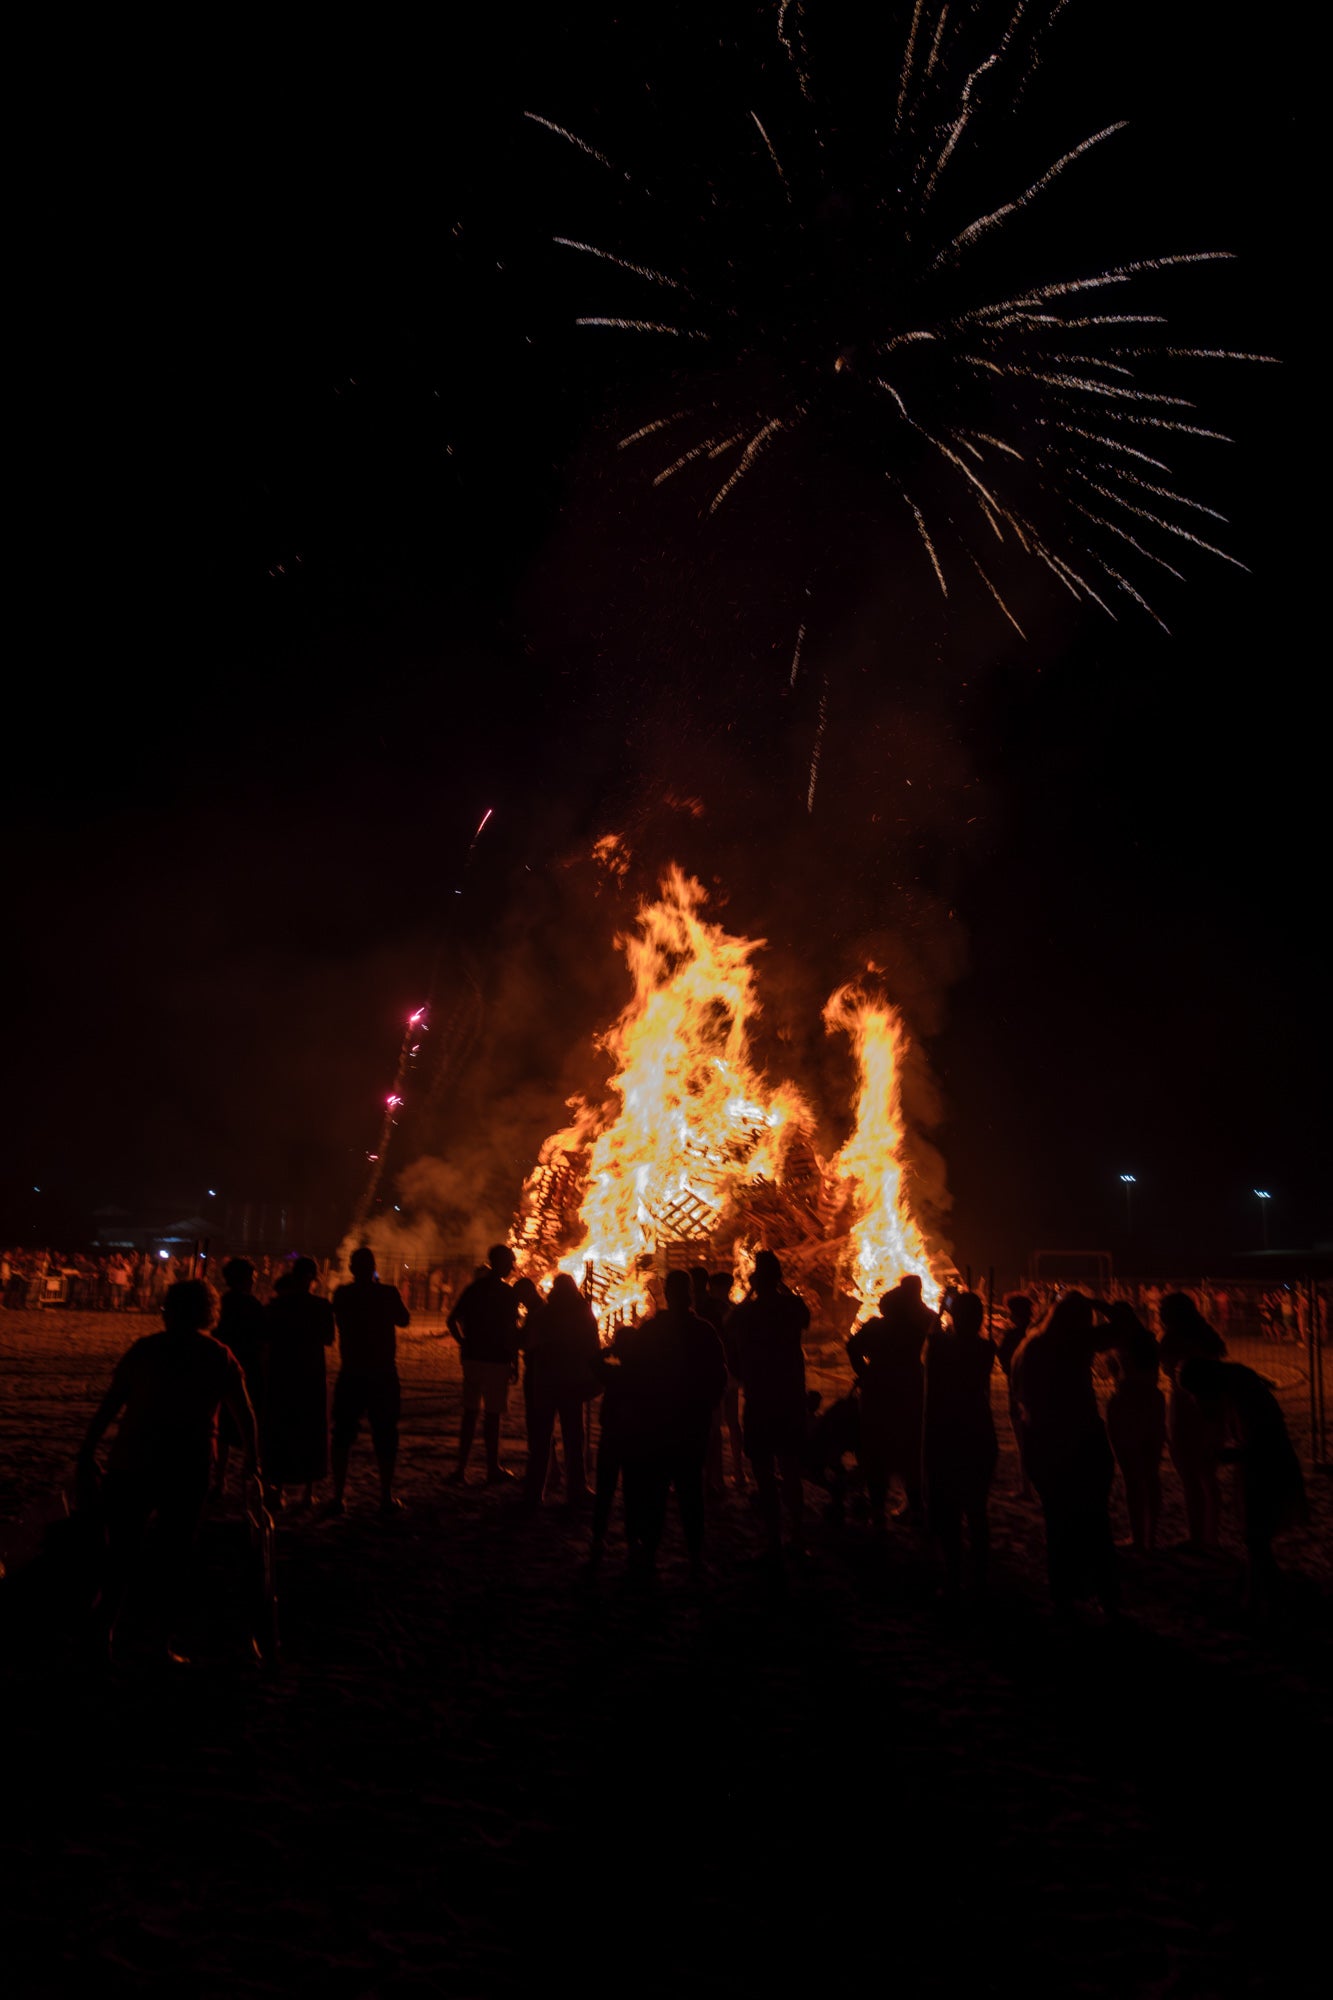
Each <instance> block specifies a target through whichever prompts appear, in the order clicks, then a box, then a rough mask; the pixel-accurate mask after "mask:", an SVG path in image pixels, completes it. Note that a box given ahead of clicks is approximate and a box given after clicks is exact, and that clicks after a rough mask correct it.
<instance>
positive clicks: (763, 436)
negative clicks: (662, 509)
mask: <svg viewBox="0 0 1333 2000" xmlns="http://www.w3.org/2000/svg"><path fill="white" fill-rule="evenodd" d="M785 428H786V419H785V418H783V417H772V418H770V420H769V421H768V423H766V424H765V425H764V427H763V429H762V430H758V431H756V432H755V434H754V436H753V437H752V438H751V439H750V442H749V443H748V444H747V445H746V447H745V450H744V451H743V452H742V453H741V456H740V463H739V464H738V465H737V467H736V470H735V471H734V472H733V473H732V475H731V477H730V479H728V480H727V481H726V482H725V484H724V485H723V486H721V487H719V489H718V491H717V492H716V493H715V494H714V495H713V499H712V502H711V504H710V506H709V509H708V511H709V513H710V514H716V512H717V510H718V508H719V507H720V506H721V505H722V502H723V501H724V500H725V499H726V497H727V495H728V493H730V492H731V490H732V488H733V487H735V486H738V485H739V484H740V482H741V480H742V479H744V477H745V475H746V473H747V472H748V471H749V470H750V467H751V466H752V465H753V464H754V462H755V460H756V459H757V458H758V456H759V454H760V452H761V451H763V449H764V447H765V445H766V444H767V443H768V440H769V439H770V438H771V437H773V436H774V435H775V433H776V432H778V431H780V430H783V429H785Z"/></svg>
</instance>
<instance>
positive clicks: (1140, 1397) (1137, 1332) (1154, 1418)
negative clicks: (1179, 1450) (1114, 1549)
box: [1106, 1299, 1166, 1555]
mask: <svg viewBox="0 0 1333 2000" xmlns="http://www.w3.org/2000/svg"><path fill="white" fill-rule="evenodd" d="M1107 1331H1108V1334H1109V1337H1110V1349H1109V1360H1110V1366H1111V1374H1112V1376H1113V1377H1114V1380H1115V1388H1114V1389H1113V1390H1112V1392H1111V1400H1110V1402H1109V1403H1108V1404H1107V1406H1106V1434H1107V1436H1108V1437H1109V1438H1110V1440H1111V1449H1112V1451H1113V1452H1114V1453H1115V1456H1116V1463H1117V1464H1118V1465H1119V1467H1120V1476H1121V1478H1122V1479H1123V1480H1124V1482H1125V1507H1126V1510H1127V1511H1128V1514H1129V1532H1130V1538H1131V1540H1132V1541H1133V1544H1134V1547H1135V1549H1136V1550H1137V1551H1138V1553H1139V1554H1140V1555H1145V1554H1146V1553H1147V1552H1148V1551H1149V1550H1150V1549H1152V1548H1154V1547H1155V1546H1156V1543H1157V1523H1158V1520H1159V1518H1160V1516H1161V1512H1162V1446H1163V1444H1164V1443H1165V1442H1166V1398H1165V1397H1164V1396H1163V1394H1162V1391H1161V1388H1160V1387H1159V1385H1158V1380H1157V1377H1158V1372H1159V1370H1158V1354H1157V1342H1156V1340H1155V1339H1154V1337H1153V1335H1152V1334H1151V1333H1150V1332H1149V1330H1148V1328H1147V1327H1146V1326H1145V1325H1144V1324H1143V1321H1142V1320H1141V1319H1140V1318H1139V1316H1138V1314H1137V1313H1136V1312H1135V1310H1134V1308H1133V1306H1131V1305H1127V1304H1126V1303H1125V1302H1124V1300H1122V1299H1121V1300H1117V1301H1116V1303H1115V1304H1114V1305H1113V1306H1112V1307H1111V1314H1110V1320H1109V1322H1108V1327H1107Z"/></svg>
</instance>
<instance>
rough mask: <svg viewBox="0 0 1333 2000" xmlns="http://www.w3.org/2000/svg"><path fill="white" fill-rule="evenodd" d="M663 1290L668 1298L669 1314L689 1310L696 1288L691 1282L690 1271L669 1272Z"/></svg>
mask: <svg viewBox="0 0 1333 2000" xmlns="http://www.w3.org/2000/svg"><path fill="white" fill-rule="evenodd" d="M662 1290H663V1293H664V1294H665V1297H666V1302H667V1311H668V1312H680V1311H681V1310H682V1308H685V1309H688V1307H689V1306H690V1304H691V1303H692V1301H693V1298H694V1286H693V1285H692V1284H691V1282H690V1273H689V1272H688V1271H668V1272H667V1274H666V1283H665V1285H664V1286H663V1287H662Z"/></svg>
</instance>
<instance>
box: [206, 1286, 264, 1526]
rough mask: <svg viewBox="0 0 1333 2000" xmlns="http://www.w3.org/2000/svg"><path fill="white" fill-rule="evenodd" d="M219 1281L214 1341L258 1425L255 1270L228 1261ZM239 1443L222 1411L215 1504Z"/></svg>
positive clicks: (260, 1377) (259, 1331) (260, 1371)
mask: <svg viewBox="0 0 1333 2000" xmlns="http://www.w3.org/2000/svg"><path fill="white" fill-rule="evenodd" d="M222 1280H223V1283H224V1284H225V1285H226V1287H227V1289H226V1291H225V1292H224V1293H223V1294H222V1307H221V1310H220V1312H219V1314H218V1327H217V1337H218V1339H219V1340H220V1341H221V1342H222V1343H223V1345H224V1346H226V1347H229V1348H230V1349H231V1351H232V1353H233V1354H234V1355H235V1356H236V1359H237V1360H238V1361H239V1362H240V1364H241V1373H242V1375H244V1377H245V1387H246V1392H247V1394H248V1395H249V1398H250V1403H251V1407H252V1408H253V1410H254V1413H255V1419H256V1421H257V1422H258V1421H259V1420H260V1414H261V1411H262V1408H263V1401H264V1398H263V1393H262V1392H263V1382H264V1308H263V1307H262V1306H261V1305H260V1303H259V1300H258V1299H257V1298H256V1297H255V1292H254V1284H255V1267H254V1265H253V1264H252V1263H251V1262H250V1260H249V1259H248V1258H247V1257H232V1258H230V1259H229V1261H228V1262H227V1263H226V1264H224V1265H223V1267H222ZM240 1441H241V1436H240V1432H239V1431H238V1430H237V1428H236V1424H235V1422H234V1420H233V1418H232V1415H231V1412H230V1410H228V1409H226V1408H224V1409H223V1411H222V1419H221V1426H220V1429H219V1431H218V1458H217V1474H216V1477H215V1478H214V1481H213V1498H214V1499H215V1500H220V1499H221V1498H222V1494H223V1489H224V1488H225V1486H226V1484H227V1456H228V1453H229V1451H230V1449H231V1447H232V1446H233V1445H236V1444H239V1443H240Z"/></svg>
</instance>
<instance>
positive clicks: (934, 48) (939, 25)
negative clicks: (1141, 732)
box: [925, 0, 949, 82]
mask: <svg viewBox="0 0 1333 2000" xmlns="http://www.w3.org/2000/svg"><path fill="white" fill-rule="evenodd" d="M948 18H949V4H948V0H945V4H944V5H943V7H941V8H940V18H939V20H938V21H937V22H936V23H935V39H934V41H933V42H932V43H931V45H930V54H929V55H928V56H927V57H926V68H925V80H926V82H929V81H930V79H931V77H932V76H933V75H934V74H935V65H936V63H937V62H938V61H939V58H940V42H941V41H942V39H943V37H944V24H945V22H946V21H947V20H948Z"/></svg>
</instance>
